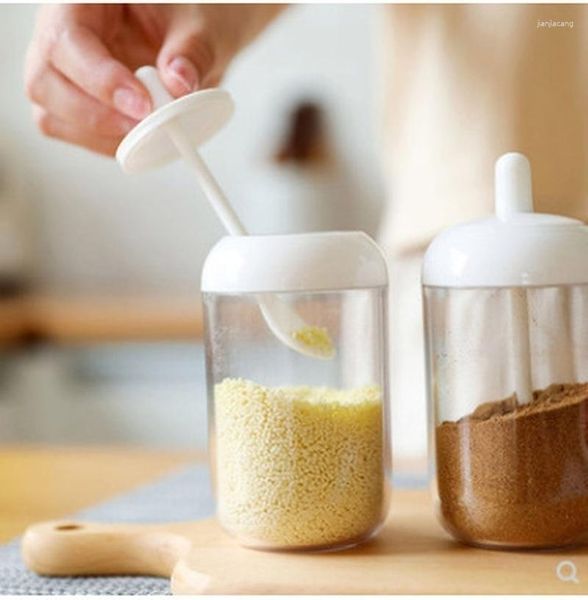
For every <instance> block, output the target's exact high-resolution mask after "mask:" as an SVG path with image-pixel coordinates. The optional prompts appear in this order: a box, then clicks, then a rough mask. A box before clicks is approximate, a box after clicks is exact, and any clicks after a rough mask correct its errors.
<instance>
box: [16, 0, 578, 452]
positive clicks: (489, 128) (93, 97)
mask: <svg viewBox="0 0 588 600" xmlns="http://www.w3.org/2000/svg"><path fill="white" fill-rule="evenodd" d="M284 8H285V6H284V5H267V4H264V5H255V4H252V5H247V4H239V5H215V4H204V5H189V4H183V5H173V4H166V5H135V4H130V5H113V4H110V5H51V6H49V5H48V6H44V7H42V8H41V9H40V10H39V14H38V21H37V26H36V30H35V33H34V36H33V39H32V41H31V44H30V49H29V52H28V56H27V60H26V68H25V80H26V89H27V94H28V96H29V98H30V99H31V101H32V102H33V104H34V115H35V119H36V122H37V124H38V126H39V128H40V129H41V131H42V132H43V133H45V134H46V135H49V136H52V137H55V138H59V139H62V140H65V141H67V142H71V143H74V144H78V145H80V146H83V147H85V148H88V149H90V150H93V151H96V152H100V153H103V154H109V155H112V154H113V153H114V151H115V149H116V147H117V145H118V143H119V142H120V141H121V139H122V137H123V136H124V135H125V134H126V133H127V132H128V131H129V130H130V129H131V128H132V127H133V126H134V125H135V124H136V123H137V122H138V121H139V120H140V119H142V118H143V117H145V116H146V115H147V114H148V113H149V112H150V110H151V106H150V101H149V97H148V95H147V92H146V90H145V89H144V88H143V86H142V85H141V83H140V82H139V81H138V80H137V79H136V78H135V77H134V76H133V71H134V69H136V68H137V67H139V66H140V65H143V64H155V65H156V66H157V68H158V69H159V72H160V74H161V78H162V80H163V81H164V83H165V85H166V86H167V88H168V89H169V91H170V92H171V94H173V95H174V96H176V97H179V96H182V95H183V94H187V93H189V92H192V91H194V90H198V89H201V88H205V87H210V86H214V85H217V84H218V82H219V81H220V79H221V78H222V75H223V73H224V71H225V70H226V68H227V66H228V65H229V64H230V62H231V60H232V59H233V58H234V57H235V56H236V55H237V54H238V53H239V51H240V50H241V49H242V48H243V47H245V46H246V45H247V44H248V43H250V42H251V41H252V40H253V39H254V38H255V37H256V36H257V35H258V34H259V33H260V32H261V31H262V30H263V29H264V28H266V27H267V26H268V25H270V23H271V22H272V21H273V20H274V19H275V18H276V16H277V15H278V14H279V13H280V12H281V11H282V10H283V9H284ZM380 10H381V25H382V27H381V33H382V36H381V49H382V55H381V57H382V61H381V62H382V71H381V77H382V78H383V79H384V82H385V93H384V98H383V99H382V105H383V107H384V109H385V110H384V113H385V123H384V128H383V131H384V132H385V135H384V138H385V139H384V145H383V164H384V174H385V178H386V181H387V183H388V192H389V193H388V200H389V201H388V202H387V205H386V208H385V211H384V214H383V217H382V222H381V224H380V235H379V241H380V243H381V245H382V247H383V248H384V249H385V251H386V252H387V254H388V257H389V259H390V265H391V274H392V281H391V289H392V303H391V314H392V356H393V359H392V372H391V377H390V380H391V384H392V398H393V401H394V402H396V403H400V404H401V405H402V404H404V405H405V406H406V407H410V406H411V405H413V406H414V407H416V408H415V410H416V413H415V411H413V410H405V411H401V412H399V413H398V414H397V415H395V416H397V417H398V419H399V421H400V422H399V423H398V422H397V423H396V427H398V428H399V429H407V430H408V432H409V433H408V435H406V436H404V438H403V441H402V444H403V445H404V448H401V452H403V451H404V452H405V453H408V454H410V453H411V445H413V446H414V448H412V450H414V449H417V450H418V449H421V448H422V440H424V436H425V433H424V429H425V419H424V418H419V419H415V414H418V415H419V416H420V415H422V414H423V413H424V397H425V374H424V364H423V349H422V343H423V342H422V337H423V336H422V323H421V308H420V289H419V269H420V263H421V259H422V255H423V252H424V249H425V248H426V246H427V244H428V243H429V242H430V240H431V239H432V238H433V237H434V236H435V235H436V234H437V233H438V232H439V231H440V230H441V229H443V228H444V227H447V226H450V225H453V224H454V223H456V222H459V221H464V220H468V219H472V218H476V217H480V216H483V215H486V214H488V213H489V212H491V210H492V204H493V192H492V186H493V181H492V172H493V164H494V161H495V159H496V158H497V157H498V156H499V155H500V154H502V153H504V152H507V151H511V150H516V151H519V152H523V153H525V154H527V155H528V156H529V158H530V159H531V161H532V164H533V172H534V183H535V189H536V190H537V193H536V195H535V200H536V208H537V209H538V210H540V211H542V212H555V213H559V214H565V215H569V216H573V217H576V218H580V219H583V220H586V217H587V216H588V202H587V201H586V196H587V192H588V171H587V170H586V168H585V164H586V158H587V119H588V117H587V116H586V111H585V105H586V100H587V91H588V90H587V85H588V72H587V69H586V67H585V65H584V62H583V57H584V56H585V55H586V53H587V52H586V50H587V49H588V48H587V47H586V44H587V41H588V36H587V35H586V33H585V32H586V31H587V28H586V24H587V18H586V15H587V7H586V6H583V5H479V4H474V5H389V6H382V7H380ZM295 51H296V49H295V48H292V52H295ZM252 84H254V82H252ZM349 85H353V78H352V77H350V79H349ZM411 440H415V441H414V444H413V442H412V441H411Z"/></svg>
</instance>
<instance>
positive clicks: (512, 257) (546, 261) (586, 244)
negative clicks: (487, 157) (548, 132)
mask: <svg viewBox="0 0 588 600" xmlns="http://www.w3.org/2000/svg"><path fill="white" fill-rule="evenodd" d="M495 193H496V216H494V217H490V218H487V219H481V220H477V221H472V222H470V223H465V224H462V225H457V226H456V227H451V228H449V229H447V230H446V231H444V232H442V233H441V234H439V235H438V236H437V237H436V238H435V239H434V240H433V242H432V243H431V244H430V246H429V248H428V249H427V252H426V254H425V258H424V262H423V272H422V282H423V285H426V286H438V287H455V288H471V287H517V286H522V287H531V286H550V285H572V284H585V283H588V227H587V226H586V225H585V224H584V223H583V222H582V221H579V220H576V219H570V218H567V217H560V216H557V215H548V214H540V213H535V212H533V198H532V189H531V168H530V165H529V161H528V160H527V158H526V157H525V156H523V155H522V154H518V153H516V152H511V153H509V154H505V155H503V156H502V157H500V159H499V160H498V161H497V163H496V192H495Z"/></svg>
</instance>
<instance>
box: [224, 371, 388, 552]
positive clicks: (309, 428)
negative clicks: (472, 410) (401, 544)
mask: <svg viewBox="0 0 588 600" xmlns="http://www.w3.org/2000/svg"><path fill="white" fill-rule="evenodd" d="M214 398H215V419H216V439H215V444H216V487H217V496H218V514H219V518H220V520H221V522H222V524H223V525H224V526H225V528H227V529H228V530H229V531H231V532H232V533H234V534H236V535H238V536H239V537H240V538H241V539H242V540H243V541H245V542H246V543H249V544H251V545H266V546H272V545H273V546H279V547H289V548H296V547H305V546H315V547H320V546H325V547H327V546H330V545H338V544H344V543H346V542H353V541H358V540H359V539H361V538H362V537H364V536H367V535H369V534H370V533H371V532H372V531H373V530H374V528H375V527H377V525H378V524H379V523H380V521H381V519H382V516H383V515H382V511H383V509H384V465H383V441H384V440H383V410H382V398H381V392H380V389H379V388H378V387H376V386H366V387H362V388H356V389H353V390H336V389H329V388H324V387H322V388H319V387H317V388H313V387H302V386H301V387H276V388H269V387H264V386H262V385H258V384H256V383H254V382H252V381H248V380H245V379H225V380H224V381H222V382H221V383H219V384H217V385H216V386H215V392H214Z"/></svg>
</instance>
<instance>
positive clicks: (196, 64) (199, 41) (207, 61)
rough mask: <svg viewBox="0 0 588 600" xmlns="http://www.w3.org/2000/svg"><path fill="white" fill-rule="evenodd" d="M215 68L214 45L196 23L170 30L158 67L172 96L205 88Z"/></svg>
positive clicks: (183, 24) (178, 25)
mask: <svg viewBox="0 0 588 600" xmlns="http://www.w3.org/2000/svg"><path fill="white" fill-rule="evenodd" d="M213 65H214V54H213V50H212V45H211V44H209V42H208V41H207V37H206V35H205V34H204V32H203V31H202V30H201V29H200V28H199V26H198V24H197V23H194V22H187V23H176V24H173V25H172V26H171V27H170V29H169V32H168V35H167V37H166V39H165V41H164V43H163V46H162V48H161V50H160V52H159V55H158V57H157V68H158V70H159V73H160V76H161V78H162V80H163V82H164V84H165V85H166V87H167V88H168V90H169V91H170V93H171V94H172V95H173V96H175V97H178V96H183V95H184V94H188V93H190V92H193V91H195V90H197V89H199V88H200V87H202V83H203V81H204V79H205V78H206V77H207V76H208V74H209V72H210V71H211V70H212V67H213Z"/></svg>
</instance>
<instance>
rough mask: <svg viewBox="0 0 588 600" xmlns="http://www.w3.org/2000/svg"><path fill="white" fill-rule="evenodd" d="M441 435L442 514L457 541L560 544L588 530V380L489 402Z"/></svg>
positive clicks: (439, 432) (577, 538)
mask: <svg viewBox="0 0 588 600" xmlns="http://www.w3.org/2000/svg"><path fill="white" fill-rule="evenodd" d="M435 434H436V436H435V437H436V440H435V441H436V461H437V485H438V493H439V499H440V512H441V518H442V522H443V523H444V525H445V527H446V528H447V530H448V531H449V532H450V533H451V534H452V535H454V536H455V537H457V538H458V539H460V540H462V541H465V542H468V543H472V544H476V545H483V546H502V547H527V548H531V547H555V546H563V545H567V544H571V543H577V542H579V541H582V537H584V536H585V534H587V533H588V383H580V384H554V385H551V386H549V387H548V388H546V389H545V390H538V391H535V392H534V393H533V400H532V401H531V402H530V403H529V404H525V405H521V404H518V403H517V400H516V397H515V396H511V397H510V398H507V399H505V400H500V401H497V402H489V403H486V404H482V405H481V406H479V407H478V408H477V409H476V410H475V411H474V412H473V413H472V414H471V415H468V416H466V417H463V418H462V419H460V420H459V421H456V422H448V421H446V422H443V423H441V424H440V425H438V426H437V428H436V432H435Z"/></svg>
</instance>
